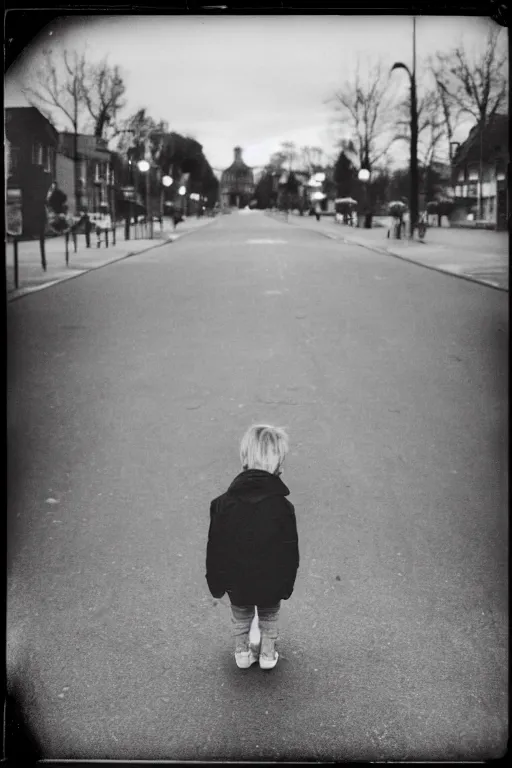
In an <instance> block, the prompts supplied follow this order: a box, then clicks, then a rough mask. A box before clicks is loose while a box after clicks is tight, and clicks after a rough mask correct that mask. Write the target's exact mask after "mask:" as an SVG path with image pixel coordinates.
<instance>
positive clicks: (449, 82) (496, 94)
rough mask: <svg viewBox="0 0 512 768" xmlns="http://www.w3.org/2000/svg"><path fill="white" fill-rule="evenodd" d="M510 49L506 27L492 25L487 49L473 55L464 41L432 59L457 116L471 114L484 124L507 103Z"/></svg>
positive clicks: (433, 66)
mask: <svg viewBox="0 0 512 768" xmlns="http://www.w3.org/2000/svg"><path fill="white" fill-rule="evenodd" d="M507 60H508V52H507V48H506V45H505V41H504V36H503V34H502V29H501V28H499V27H498V26H496V25H494V24H493V25H492V26H490V27H489V31H488V34H487V39H486V45H485V50H484V51H483V52H482V53H481V54H480V55H479V56H476V57H474V58H473V60H472V59H471V57H470V56H469V54H468V53H467V51H466V50H465V49H464V48H463V47H462V45H460V46H458V47H457V48H455V49H454V50H453V51H452V52H450V53H448V54H442V53H438V54H437V55H436V57H435V59H434V60H433V61H432V62H431V67H432V72H433V74H434V77H435V81H436V84H437V87H438V90H439V91H440V92H441V93H443V94H444V98H445V102H446V104H447V105H448V106H451V107H452V108H453V109H454V110H455V114H456V116H457V117H459V116H464V115H469V116H471V117H473V118H474V119H475V121H476V122H477V123H479V124H480V125H484V124H485V123H486V122H488V121H489V120H490V119H491V118H492V117H493V116H494V115H495V114H496V113H497V112H499V111H500V109H503V108H504V107H507V106H508V105H507V88H508V79H507V72H506V63H507Z"/></svg>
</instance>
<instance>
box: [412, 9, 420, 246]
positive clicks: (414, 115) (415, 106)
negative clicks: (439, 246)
mask: <svg viewBox="0 0 512 768" xmlns="http://www.w3.org/2000/svg"><path fill="white" fill-rule="evenodd" d="M412 24H413V27H412V77H411V221H410V228H411V238H412V237H414V229H415V227H416V224H417V221H418V213H419V212H418V104H417V101H416V17H415V16H413V17H412Z"/></svg>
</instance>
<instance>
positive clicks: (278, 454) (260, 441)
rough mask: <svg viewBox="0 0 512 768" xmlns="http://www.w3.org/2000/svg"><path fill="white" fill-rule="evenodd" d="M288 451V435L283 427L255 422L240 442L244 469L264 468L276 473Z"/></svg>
mask: <svg viewBox="0 0 512 768" xmlns="http://www.w3.org/2000/svg"><path fill="white" fill-rule="evenodd" d="M287 453H288V435H287V434H286V432H285V430H284V429H283V428H282V427H271V426H270V425H269V424H254V425H253V426H252V427H250V428H249V429H248V430H247V432H246V433H245V435H244V436H243V438H242V441H241V443H240V461H241V462H242V467H243V468H244V469H264V470H265V471H266V472H270V473H272V474H275V473H276V472H277V471H278V470H279V468H280V467H281V465H282V463H283V461H284V458H285V456H286V454H287Z"/></svg>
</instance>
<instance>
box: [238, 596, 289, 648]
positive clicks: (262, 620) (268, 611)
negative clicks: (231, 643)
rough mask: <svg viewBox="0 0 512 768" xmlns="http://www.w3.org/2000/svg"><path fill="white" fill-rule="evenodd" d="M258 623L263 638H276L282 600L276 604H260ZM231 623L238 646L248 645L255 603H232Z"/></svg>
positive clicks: (258, 607)
mask: <svg viewBox="0 0 512 768" xmlns="http://www.w3.org/2000/svg"><path fill="white" fill-rule="evenodd" d="M256 607H257V609H258V623H259V627H260V632H261V640H262V642H263V639H264V638H268V639H269V640H276V639H277V635H278V630H277V620H278V617H279V608H280V607H281V601H279V602H278V603H277V604H276V605H265V606H264V605H258V606H256ZM231 613H232V617H231V623H232V625H233V636H234V637H235V640H236V643H237V647H240V648H242V647H243V646H244V647H247V646H248V643H249V631H250V629H251V624H252V620H253V618H254V605H231Z"/></svg>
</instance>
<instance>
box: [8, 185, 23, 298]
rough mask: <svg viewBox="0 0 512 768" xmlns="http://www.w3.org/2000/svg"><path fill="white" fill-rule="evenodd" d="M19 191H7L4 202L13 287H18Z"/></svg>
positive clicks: (21, 227) (21, 224)
mask: <svg viewBox="0 0 512 768" xmlns="http://www.w3.org/2000/svg"><path fill="white" fill-rule="evenodd" d="M22 201H23V198H22V193H21V189H8V190H7V200H6V230H7V234H8V235H9V236H10V237H12V239H13V246H14V286H15V288H18V287H19V265H18V238H19V237H21V235H22V234H23V211H22Z"/></svg>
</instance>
